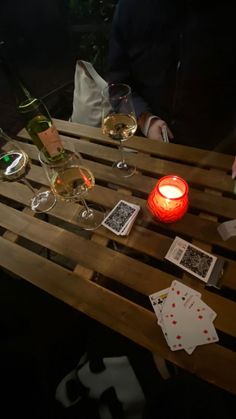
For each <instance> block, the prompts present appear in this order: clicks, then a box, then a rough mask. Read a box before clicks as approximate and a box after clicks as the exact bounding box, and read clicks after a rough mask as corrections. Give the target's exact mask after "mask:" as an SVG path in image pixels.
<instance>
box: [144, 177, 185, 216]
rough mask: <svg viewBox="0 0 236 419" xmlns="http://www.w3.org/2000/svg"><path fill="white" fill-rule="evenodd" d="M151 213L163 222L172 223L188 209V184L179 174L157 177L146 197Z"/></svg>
mask: <svg viewBox="0 0 236 419" xmlns="http://www.w3.org/2000/svg"><path fill="white" fill-rule="evenodd" d="M147 205H148V208H149V210H150V211H151V213H152V214H153V215H154V216H155V217H157V218H158V219H159V220H160V221H162V222H164V223H172V222H174V221H177V220H179V219H180V218H182V217H183V215H184V214H185V213H186V211H187V209H188V185H187V183H186V182H185V180H183V179H181V178H180V177H179V176H174V175H171V176H164V177H163V178H161V179H159V181H158V182H157V184H156V186H155V188H154V189H153V190H152V192H151V193H150V195H149V197H148V202H147Z"/></svg>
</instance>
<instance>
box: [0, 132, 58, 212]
mask: <svg viewBox="0 0 236 419" xmlns="http://www.w3.org/2000/svg"><path fill="white" fill-rule="evenodd" d="M0 137H1V138H2V139H3V141H4V144H3V147H2V146H1V151H2V152H1V154H0V179H1V180H3V181H4V180H6V181H9V182H10V181H15V180H19V181H20V182H22V183H24V184H25V185H26V186H27V187H28V188H29V189H30V190H31V192H32V193H33V197H32V198H31V200H30V207H31V209H32V211H34V212H47V211H50V210H51V209H52V208H53V207H54V205H55V203H56V197H55V196H54V195H53V194H52V192H51V191H50V190H46V191H43V192H38V193H36V192H35V190H34V188H33V186H32V185H31V184H30V182H29V181H28V180H27V179H26V177H25V176H26V175H27V173H28V171H29V170H30V159H29V156H28V154H27V153H26V152H25V151H23V150H22V149H21V148H20V147H19V146H18V143H16V142H15V141H14V140H13V139H12V138H10V137H9V136H8V135H7V134H6V133H5V132H4V131H3V130H2V128H0Z"/></svg>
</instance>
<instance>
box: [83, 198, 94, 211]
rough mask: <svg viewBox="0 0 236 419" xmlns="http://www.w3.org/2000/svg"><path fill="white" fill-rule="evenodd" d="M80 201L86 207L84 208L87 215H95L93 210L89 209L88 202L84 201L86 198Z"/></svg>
mask: <svg viewBox="0 0 236 419" xmlns="http://www.w3.org/2000/svg"><path fill="white" fill-rule="evenodd" d="M80 201H81V202H82V204H83V206H84V208H85V210H86V212H87V214H88V215H90V214H92V213H93V210H91V209H90V208H89V207H88V205H87V202H86V201H85V199H84V198H80Z"/></svg>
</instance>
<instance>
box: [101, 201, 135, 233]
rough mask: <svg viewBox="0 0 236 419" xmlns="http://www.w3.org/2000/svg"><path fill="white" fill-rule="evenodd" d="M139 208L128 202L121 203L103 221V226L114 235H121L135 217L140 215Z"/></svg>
mask: <svg viewBox="0 0 236 419" xmlns="http://www.w3.org/2000/svg"><path fill="white" fill-rule="evenodd" d="M138 208H139V207H138V206H137V205H133V204H130V203H128V202H126V201H119V202H118V203H117V204H116V206H115V207H114V208H113V209H112V210H111V212H110V213H109V214H108V215H107V216H106V218H105V219H104V220H103V222H102V225H103V226H104V227H106V228H108V229H109V230H111V231H112V232H113V233H115V234H117V235H120V234H121V232H122V231H124V230H125V228H126V227H127V225H128V224H129V223H130V221H132V220H133V217H134V216H135V215H137V213H138Z"/></svg>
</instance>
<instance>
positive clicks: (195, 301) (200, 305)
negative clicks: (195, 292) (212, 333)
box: [184, 296, 217, 322]
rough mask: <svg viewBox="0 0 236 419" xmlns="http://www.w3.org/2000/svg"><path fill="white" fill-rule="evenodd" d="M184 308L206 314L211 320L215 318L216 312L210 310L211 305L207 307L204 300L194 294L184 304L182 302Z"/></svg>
mask: <svg viewBox="0 0 236 419" xmlns="http://www.w3.org/2000/svg"><path fill="white" fill-rule="evenodd" d="M184 306H185V308H186V309H188V310H190V311H191V312H192V313H196V315H197V314H199V315H201V314H206V315H207V316H208V318H209V320H211V321H212V322H213V321H214V320H215V318H216V316H217V314H216V312H215V311H214V310H212V308H211V307H209V306H208V305H207V304H206V303H204V301H202V300H201V299H200V298H199V297H196V296H194V297H193V298H191V300H190V301H188V302H187V303H186V304H184Z"/></svg>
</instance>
